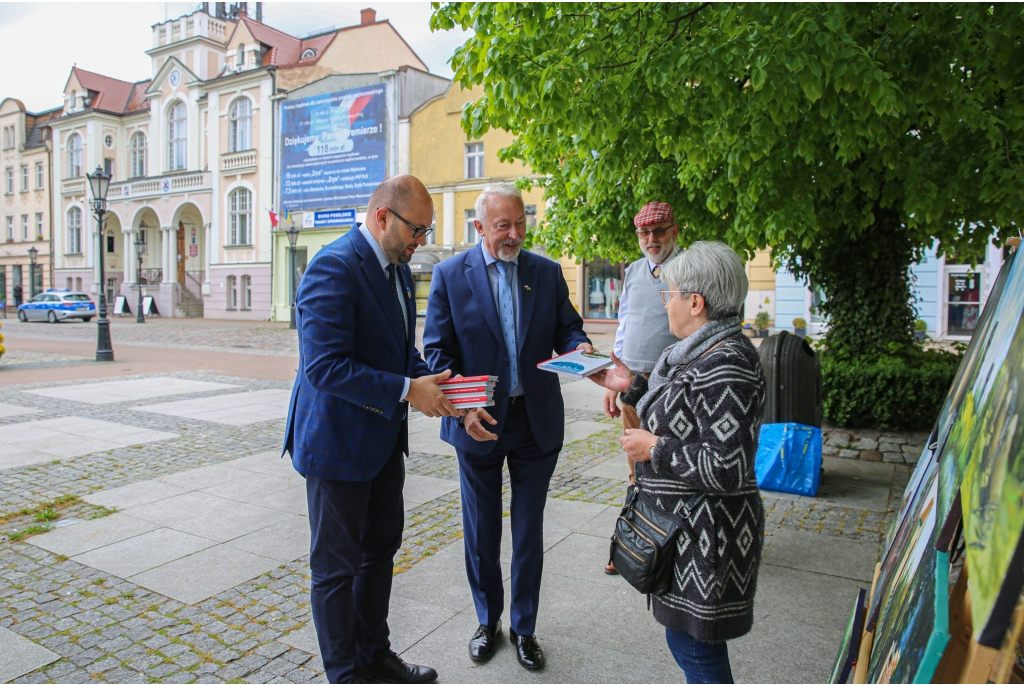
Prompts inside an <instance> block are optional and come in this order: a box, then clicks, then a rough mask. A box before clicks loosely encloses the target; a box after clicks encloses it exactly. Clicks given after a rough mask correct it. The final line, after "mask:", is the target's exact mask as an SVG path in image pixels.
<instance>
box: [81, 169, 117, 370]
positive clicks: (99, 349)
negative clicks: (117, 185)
mask: <svg viewBox="0 0 1024 685" xmlns="http://www.w3.org/2000/svg"><path fill="white" fill-rule="evenodd" d="M86 178H88V179H89V188H90V189H91V190H92V201H93V208H92V211H93V213H94V214H95V215H96V246H97V248H98V249H97V251H96V254H97V257H98V258H99V263H100V318H99V321H97V322H96V361H98V362H112V361H114V348H113V347H112V346H111V344H110V320H109V319H107V293H106V274H105V273H104V271H103V248H104V245H103V233H104V230H103V215H104V214H106V212H107V190H108V189H109V188H110V174H108V173H106V172H104V171H103V168H102V167H99V166H97V167H96V171H94V172H93V173H92V175H89V176H86Z"/></svg>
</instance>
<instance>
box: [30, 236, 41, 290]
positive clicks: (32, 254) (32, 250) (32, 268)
mask: <svg viewBox="0 0 1024 685" xmlns="http://www.w3.org/2000/svg"><path fill="white" fill-rule="evenodd" d="M38 256H39V250H37V249H36V248H35V246H34V245H33V246H32V247H30V248H28V292H29V297H35V296H36V294H37V293H36V257H38Z"/></svg>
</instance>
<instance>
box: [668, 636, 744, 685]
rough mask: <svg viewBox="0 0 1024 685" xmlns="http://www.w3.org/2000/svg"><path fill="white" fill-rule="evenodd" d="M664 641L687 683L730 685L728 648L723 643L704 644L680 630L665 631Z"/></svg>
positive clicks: (730, 673)
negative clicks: (723, 684) (720, 684)
mask: <svg viewBox="0 0 1024 685" xmlns="http://www.w3.org/2000/svg"><path fill="white" fill-rule="evenodd" d="M665 640H666V641H667V642H668V648H669V651H671V652H672V656H674V657H675V659H676V663H677V664H679V668H681V669H683V673H685V674H686V682H687V683H690V684H692V683H732V682H733V680H732V669H731V668H729V647H728V645H726V643H725V642H704V641H703V640H698V639H697V638H695V637H691V636H690V635H688V634H687V633H684V632H683V631H681V630H672V629H671V628H666V629H665Z"/></svg>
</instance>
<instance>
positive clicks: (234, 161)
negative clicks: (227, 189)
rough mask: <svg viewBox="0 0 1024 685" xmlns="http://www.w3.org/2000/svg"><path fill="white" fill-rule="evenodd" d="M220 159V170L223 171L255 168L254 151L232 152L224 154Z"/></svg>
mask: <svg viewBox="0 0 1024 685" xmlns="http://www.w3.org/2000/svg"><path fill="white" fill-rule="evenodd" d="M220 160H221V161H220V170H221V171H223V172H225V173H227V172H233V173H238V172H242V171H251V170H254V169H255V168H256V151H255V150H243V151H242V152H232V153H231V154H229V155H224V156H223V157H221V158H220Z"/></svg>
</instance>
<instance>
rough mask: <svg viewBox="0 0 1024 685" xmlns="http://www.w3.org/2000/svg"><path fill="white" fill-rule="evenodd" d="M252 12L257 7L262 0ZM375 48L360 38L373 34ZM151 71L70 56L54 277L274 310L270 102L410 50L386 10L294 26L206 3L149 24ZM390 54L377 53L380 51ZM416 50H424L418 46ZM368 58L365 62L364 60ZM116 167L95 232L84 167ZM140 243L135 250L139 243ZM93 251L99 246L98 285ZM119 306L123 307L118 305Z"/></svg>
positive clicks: (234, 313)
mask: <svg viewBox="0 0 1024 685" xmlns="http://www.w3.org/2000/svg"><path fill="white" fill-rule="evenodd" d="M257 16H259V12H258V11H257ZM364 34H372V36H370V37H369V38H372V40H373V41H375V43H376V44H375V50H374V51H372V54H370V53H371V51H366V50H359V49H358V48H359V47H360V46H361V45H362V44H363V43H365V42H366V41H367V40H368V39H369V38H368V36H367V35H364ZM152 40H153V47H152V48H151V49H149V50H148V51H147V54H148V55H149V56H150V58H151V60H152V69H153V76H152V78H151V79H149V80H146V81H141V82H138V83H128V82H125V81H121V80H118V79H115V78H110V77H107V76H102V75H99V74H94V73H91V72H88V71H85V70H83V69H78V68H74V69H72V71H71V74H70V76H69V78H68V82H67V84H66V85H65V88H64V106H63V108H62V109H61V111H60V113H59V116H57V117H56V118H54V119H53V121H52V122H51V127H52V130H53V140H54V141H55V144H54V150H55V152H54V159H55V164H54V178H55V179H59V181H58V183H59V192H57V193H55V198H54V202H53V214H54V217H55V222H54V249H55V254H56V255H57V257H56V262H57V264H56V269H55V282H56V284H57V285H58V286H59V287H68V288H73V289H84V290H86V291H87V292H92V293H98V292H99V290H100V288H101V287H102V288H103V289H104V292H105V294H106V296H107V298H108V300H109V301H110V302H111V303H114V302H115V301H116V298H117V296H119V295H121V296H124V297H125V303H124V304H125V305H126V309H127V308H128V307H132V306H134V303H135V302H136V301H137V299H138V294H139V289H140V288H141V289H142V291H143V294H145V295H148V296H152V297H153V298H154V304H155V305H156V307H157V311H158V312H159V313H160V314H161V315H162V316H188V317H199V316H204V317H208V318H218V319H253V320H266V319H269V318H271V317H272V309H273V308H272V277H273V270H274V269H273V259H274V238H273V236H272V224H271V220H270V214H269V211H267V210H268V209H269V208H272V207H273V206H274V202H275V198H276V195H277V192H276V183H277V174H276V169H275V164H276V157H275V152H274V151H275V131H276V124H277V122H276V120H275V116H276V102H277V100H278V99H280V98H282V97H284V93H285V92H286V87H284V86H282V84H288V85H290V86H295V85H296V84H304V83H307V82H309V81H311V80H315V79H318V78H321V76H322V74H323V72H324V70H328V71H330V70H333V69H336V68H340V67H339V65H342V66H346V67H351V68H359V67H360V66H361V65H363V63H365V65H370V66H372V67H373V68H377V67H378V66H379V65H380V64H381V63H382V59H383V58H382V57H381V55H380V50H381V48H387V49H389V50H391V52H392V53H394V54H393V55H392V60H393V62H394V64H392V66H393V67H398V66H400V65H401V64H405V63H408V62H409V61H410V59H412V58H410V57H409V55H410V54H412V53H411V50H410V49H409V48H408V46H407V45H406V44H405V42H404V41H403V40H402V39H401V37H400V36H399V35H398V34H397V32H396V31H395V30H394V29H393V27H391V25H390V23H388V22H387V21H377V20H376V18H375V15H374V13H373V11H372V10H368V11H364V13H363V22H362V23H361V24H360V25H359V26H355V27H349V28H347V29H341V30H331V31H327V32H323V33H320V34H317V35H314V36H307V37H306V38H297V37H294V36H290V35H288V34H285V33H283V32H281V31H278V30H276V29H274V28H272V27H270V26H268V25H266V24H264V23H262V22H261V21H257V20H256V19H252V18H250V17H248V16H247V15H246V13H245V10H244V4H240V5H237V6H234V7H233V8H232V10H231V11H230V12H227V11H225V10H224V6H223V4H222V3H217V10H216V12H215V13H214V14H211V13H210V12H209V6H208V3H206V4H204V5H203V6H201V8H200V9H199V10H198V11H196V12H193V13H191V14H189V15H186V16H183V17H179V18H177V19H173V20H169V21H166V22H162V23H159V24H155V25H154V26H153V27H152ZM386 61H387V60H386V59H384V62H386ZM415 61H416V63H417V64H419V65H422V62H420V61H419V60H418V58H416V59H415ZM364 68H365V66H364ZM97 167H100V168H103V169H104V170H106V171H107V172H108V173H110V174H112V177H113V178H112V182H111V186H110V191H109V193H108V211H109V213H108V214H107V217H106V223H105V226H104V229H103V235H102V237H101V236H99V235H98V234H97V232H96V227H95V225H96V219H95V217H94V216H92V215H91V212H90V206H89V204H90V198H89V196H88V194H89V189H88V186H89V184H88V183H87V179H86V178H85V175H86V174H89V173H92V171H93V170H94V169H96V168H97ZM137 244H138V245H139V246H143V245H144V253H142V254H141V260H140V250H137V248H136V245H137ZM98 250H103V251H104V263H105V267H106V273H105V275H104V276H105V283H103V284H102V285H101V284H100V276H99V260H98V259H97V252H98ZM122 311H123V310H122Z"/></svg>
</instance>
